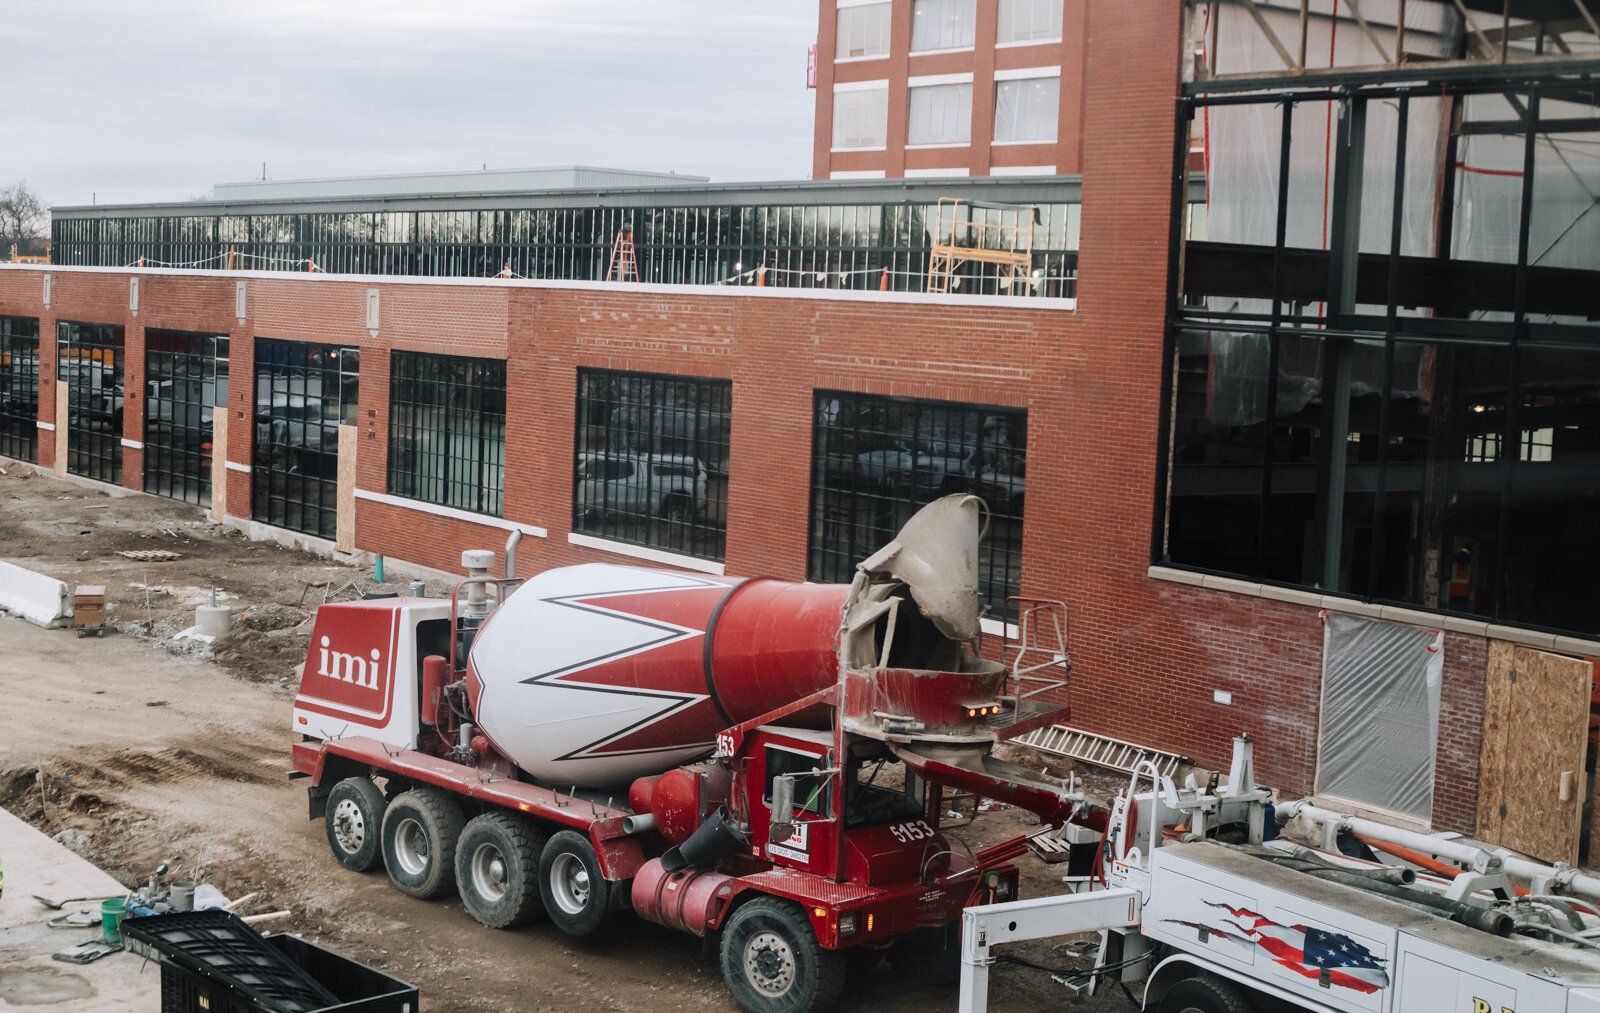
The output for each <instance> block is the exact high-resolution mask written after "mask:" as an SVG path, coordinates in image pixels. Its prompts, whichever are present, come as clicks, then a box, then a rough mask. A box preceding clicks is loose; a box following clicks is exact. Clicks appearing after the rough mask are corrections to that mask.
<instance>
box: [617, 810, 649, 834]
mask: <svg viewBox="0 0 1600 1013" xmlns="http://www.w3.org/2000/svg"><path fill="white" fill-rule="evenodd" d="M655 828H656V817H655V814H654V813H635V814H633V815H632V816H624V817H623V818H622V832H623V833H625V834H642V833H644V832H645V831H646V830H654V829H655Z"/></svg>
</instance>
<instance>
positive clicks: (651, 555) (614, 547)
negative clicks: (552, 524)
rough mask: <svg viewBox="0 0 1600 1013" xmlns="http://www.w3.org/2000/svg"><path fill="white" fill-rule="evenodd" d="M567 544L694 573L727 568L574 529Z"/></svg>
mask: <svg viewBox="0 0 1600 1013" xmlns="http://www.w3.org/2000/svg"><path fill="white" fill-rule="evenodd" d="M567 544H568V545H581V546H582V547H584V548H586V549H598V550H600V551H601V552H610V553H613V554H615V555H618V556H630V557H632V558H634V559H643V560H646V561H648V562H651V563H661V564H662V565H664V566H676V567H677V568H678V569H680V570H693V571H695V572H696V573H709V574H713V575H715V576H718V577H720V576H722V575H723V574H724V573H726V572H727V568H726V567H725V566H724V565H723V564H722V563H718V562H715V561H714V560H710V559H700V558H698V557H696V556H685V555H683V554H681V553H677V552H664V551H662V550H661V549H651V548H646V547H645V546H643V545H632V544H630V543H628V542H613V541H612V540H611V539H609V538H596V537H595V536H593V535H580V534H578V533H577V532H576V531H574V532H572V533H571V534H569V535H567Z"/></svg>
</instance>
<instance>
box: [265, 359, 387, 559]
mask: <svg viewBox="0 0 1600 1013" xmlns="http://www.w3.org/2000/svg"><path fill="white" fill-rule="evenodd" d="M360 366H361V359H360V351H359V350H358V349H355V348H340V347H339V346H337V345H314V344H309V343H307V342H303V341H278V340H274V339H269V338H257V339H256V411H255V434H254V435H255V456H254V462H255V463H254V475H253V476H252V481H251V491H252V493H253V500H254V502H253V503H252V504H251V508H252V516H254V518H255V519H256V520H258V521H262V522H264V523H267V524H272V525H276V526H277V527H281V528H288V529H290V530H291V531H301V532H304V533H306V534H308V535H315V536H317V537H319V538H334V537H336V536H337V535H338V528H339V525H338V493H339V425H340V423H342V422H343V423H351V424H353V423H354V422H355V420H356V401H357V397H358V395H359V387H360V372H361V370H360Z"/></svg>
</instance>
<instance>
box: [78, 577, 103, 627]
mask: <svg viewBox="0 0 1600 1013" xmlns="http://www.w3.org/2000/svg"><path fill="white" fill-rule="evenodd" d="M72 625H73V627H74V628H76V629H77V631H78V636H80V637H81V636H85V635H87V634H89V633H95V634H97V635H100V636H104V635H105V631H106V589H105V587H104V585H101V584H79V585H78V587H77V589H76V590H75V591H73V592H72Z"/></svg>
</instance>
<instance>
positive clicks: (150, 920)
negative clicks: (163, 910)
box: [122, 909, 421, 1013]
mask: <svg viewBox="0 0 1600 1013" xmlns="http://www.w3.org/2000/svg"><path fill="white" fill-rule="evenodd" d="M122 938H123V941H124V943H125V944H126V946H127V948H128V949H129V950H130V951H131V952H133V953H137V954H139V955H140V956H142V957H147V958H149V959H151V960H154V961H156V962H157V963H159V964H160V965H161V1013H418V1010H420V1009H421V1005H420V1002H419V1000H418V993H417V988H416V986H414V985H408V984H406V983H405V982H403V981H401V980H400V979H398V978H394V977H391V976H390V975H387V974H384V973H382V972H381V971H376V970H374V969H372V968H370V967H367V966H366V965H365V964H360V963H357V962H356V961H354V960H351V959H349V958H348V957H342V956H340V955H339V954H337V953H334V952H333V951H331V950H327V949H324V948H323V947H320V946H318V945H316V944H315V943H310V942H307V941H306V940H304V939H301V938H300V937H298V936H291V935H271V936H263V935H261V934H259V933H257V932H256V931H255V930H254V929H252V928H251V927H250V926H249V925H246V924H245V923H244V922H243V921H242V920H240V919H239V917H238V916H237V915H234V914H232V913H230V912H227V911H219V910H215V909H213V910H208V911H191V912H185V913H179V914H163V915H152V916H150V917H146V918H129V919H127V920H125V921H124V922H123V923H122Z"/></svg>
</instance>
